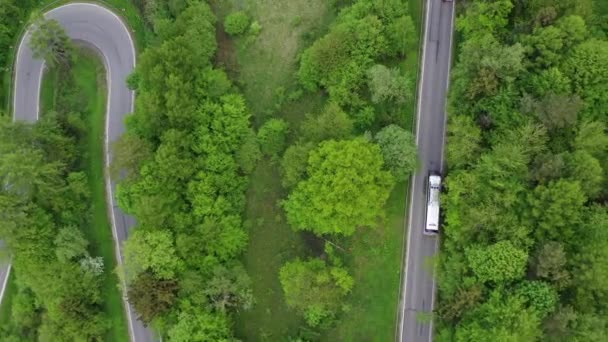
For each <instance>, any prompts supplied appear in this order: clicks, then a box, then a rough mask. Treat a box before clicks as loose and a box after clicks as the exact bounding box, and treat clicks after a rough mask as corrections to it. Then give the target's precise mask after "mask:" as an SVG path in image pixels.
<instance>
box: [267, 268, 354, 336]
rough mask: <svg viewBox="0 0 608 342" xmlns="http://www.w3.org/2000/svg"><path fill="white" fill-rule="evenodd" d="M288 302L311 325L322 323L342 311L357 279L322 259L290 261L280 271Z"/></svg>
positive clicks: (280, 278)
mask: <svg viewBox="0 0 608 342" xmlns="http://www.w3.org/2000/svg"><path fill="white" fill-rule="evenodd" d="M279 280H280V281H281V286H282V287H283V291H284V292H285V300H286V302H287V305H288V306H290V307H292V308H294V309H296V310H298V311H300V312H301V313H302V314H303V315H304V318H305V319H306V322H307V323H308V324H309V325H310V326H313V327H314V326H318V325H321V324H323V323H324V322H326V321H327V320H331V319H332V318H334V317H335V315H336V314H338V313H339V311H340V307H341V305H342V301H343V300H344V298H345V296H346V295H348V293H350V291H351V289H352V287H353V278H352V277H351V276H350V275H349V274H348V273H347V272H346V270H344V269H343V268H340V267H328V266H327V265H326V264H325V262H324V261H323V260H321V259H310V260H307V261H302V260H300V259H296V260H293V261H290V262H287V263H286V264H285V265H283V266H282V267H281V270H280V271H279Z"/></svg>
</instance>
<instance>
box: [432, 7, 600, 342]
mask: <svg viewBox="0 0 608 342" xmlns="http://www.w3.org/2000/svg"><path fill="white" fill-rule="evenodd" d="M459 13H460V15H459V16H458V19H457V21H456V27H457V30H458V33H459V35H460V38H461V39H460V43H459V46H458V49H457V51H459V53H458V56H457V62H456V65H455V67H454V68H453V73H452V83H451V85H452V86H451V93H450V101H449V103H450V104H449V112H450V115H449V123H448V137H447V161H448V166H449V175H448V177H447V180H446V186H447V193H446V195H445V196H444V198H443V203H444V207H445V224H444V229H443V230H444V232H445V233H444V235H443V238H442V247H441V251H442V252H441V255H440V258H439V302H438V307H437V308H436V315H437V316H438V318H439V322H440V323H439V325H438V328H437V337H436V340H438V341H538V340H542V341H605V340H606V333H607V331H608V326H607V323H608V321H606V312H607V311H608V292H607V291H608V282H607V280H608V277H607V275H608V269H606V260H607V258H608V235H607V232H608V210H607V207H606V202H607V200H608V192H607V189H608V179H607V178H606V175H607V174H608V172H607V171H608V135H607V131H606V125H607V124H608V67H607V66H608V63H606V62H607V61H608V38H607V37H608V27H607V26H606V22H607V18H608V17H607V14H608V13H607V11H606V3H605V1H599V0H598V1H595V0H584V1H561V2H554V1H545V0H539V1H528V2H525V3H524V2H511V1H510V0H498V1H492V2H487V1H469V2H466V3H463V4H462V5H460V8H459Z"/></svg>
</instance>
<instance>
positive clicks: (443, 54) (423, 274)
mask: <svg viewBox="0 0 608 342" xmlns="http://www.w3.org/2000/svg"><path fill="white" fill-rule="evenodd" d="M425 13H426V14H425V27H424V40H423V41H422V44H423V52H422V68H421V74H420V75H421V76H420V84H419V93H418V111H417V121H416V145H417V147H418V155H419V156H420V164H421V167H420V169H419V170H418V171H417V172H416V173H415V174H414V175H413V176H412V179H411V181H410V184H411V187H410V200H409V214H408V218H409V220H408V223H407V227H406V229H407V230H408V238H407V249H406V258H405V261H404V265H405V270H404V272H403V283H402V286H401V288H402V297H401V302H400V308H399V325H398V336H397V338H396V339H397V341H401V342H428V341H432V340H433V321H432V320H428V319H424V317H423V316H424V315H425V314H430V313H432V312H433V307H434V304H435V291H436V284H435V279H434V274H433V273H434V272H433V267H432V265H431V260H432V258H433V257H434V256H435V255H436V253H437V251H438V245H439V236H432V235H425V234H423V230H424V225H425V219H426V216H425V215H426V190H427V178H428V175H429V172H436V173H439V174H443V172H444V168H443V166H444V165H443V148H444V145H445V141H444V140H445V139H444V138H445V121H446V113H445V104H446V98H447V94H448V85H449V74H450V63H451V54H452V32H453V30H454V2H452V1H445V0H426V10H425Z"/></svg>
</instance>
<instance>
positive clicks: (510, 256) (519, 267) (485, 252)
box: [466, 241, 528, 283]
mask: <svg viewBox="0 0 608 342" xmlns="http://www.w3.org/2000/svg"><path fill="white" fill-rule="evenodd" d="M466 256H467V261H468V263H469V266H470V267H471V270H472V271H473V273H474V274H475V276H476V277H477V279H478V280H479V281H480V282H482V283H485V282H489V281H491V282H497V283H498V282H503V281H509V280H515V279H519V278H522V277H523V276H524V270H525V267H526V262H527V260H528V254H527V253H526V252H525V251H523V250H520V249H517V248H515V247H514V246H513V244H511V242H509V241H500V242H497V243H495V244H493V245H490V246H488V247H472V248H469V249H467V250H466Z"/></svg>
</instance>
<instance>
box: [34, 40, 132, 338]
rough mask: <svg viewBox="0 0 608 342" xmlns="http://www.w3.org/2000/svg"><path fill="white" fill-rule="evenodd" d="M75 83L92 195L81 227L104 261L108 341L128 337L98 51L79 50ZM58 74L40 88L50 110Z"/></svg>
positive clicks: (83, 156)
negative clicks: (82, 105) (109, 198)
mask: <svg viewBox="0 0 608 342" xmlns="http://www.w3.org/2000/svg"><path fill="white" fill-rule="evenodd" d="M72 73H73V76H74V81H75V83H74V86H75V89H76V91H77V92H78V94H79V96H80V97H81V98H83V99H86V109H85V111H84V113H83V119H84V121H85V123H86V128H87V130H86V132H87V134H86V135H85V136H83V137H82V138H81V140H80V141H79V143H78V146H79V155H80V156H81V161H80V162H81V169H82V170H84V171H85V173H86V174H87V179H88V181H89V188H90V190H91V199H92V216H91V221H90V225H89V226H88V227H83V231H84V234H85V237H86V238H87V240H88V241H89V243H90V245H89V252H90V253H91V255H94V256H101V257H103V259H104V263H105V269H106V272H105V276H104V279H103V286H102V289H101V291H102V293H103V295H104V296H105V297H104V310H105V312H106V314H107V316H108V317H109V318H110V320H111V322H112V325H111V328H110V330H109V332H108V334H107V336H106V340H107V341H128V330H127V325H126V318H125V312H124V309H123V305H122V298H121V293H120V290H119V289H118V287H117V284H118V278H117V277H116V275H115V274H114V273H113V272H112V270H114V269H115V268H116V260H115V256H114V242H113V239H112V230H111V227H110V223H109V221H108V215H107V207H106V197H105V179H104V153H103V144H104V132H105V114H106V84H105V70H104V67H103V64H102V63H101V60H100V59H99V58H98V57H97V55H94V54H92V53H91V52H89V51H86V50H84V49H83V50H79V52H78V58H77V61H76V62H75V63H74V65H73V67H72ZM58 80H59V77H58V75H57V72H56V71H54V70H51V71H49V72H48V73H47V74H46V75H45V77H44V79H43V84H42V89H41V101H42V104H41V105H42V108H44V109H46V110H51V109H53V107H54V106H55V104H56V100H57V99H56V91H55V89H57V86H58Z"/></svg>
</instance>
